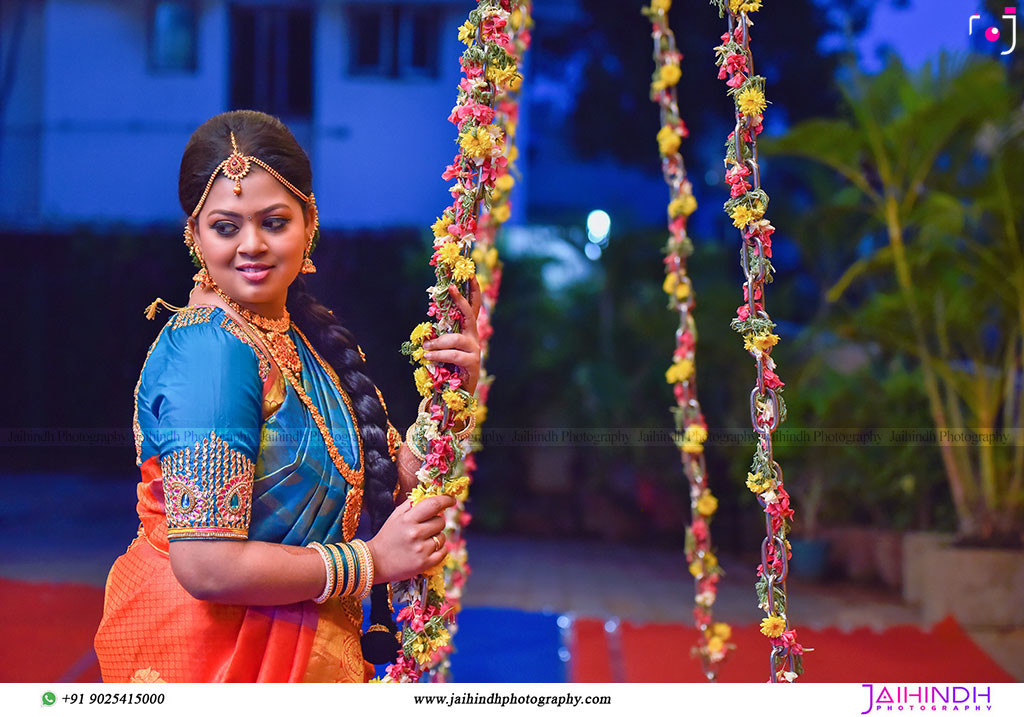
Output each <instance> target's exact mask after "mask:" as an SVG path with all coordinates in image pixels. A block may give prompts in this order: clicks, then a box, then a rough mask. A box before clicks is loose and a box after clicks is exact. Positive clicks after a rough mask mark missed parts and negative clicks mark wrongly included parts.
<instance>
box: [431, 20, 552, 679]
mask: <svg viewBox="0 0 1024 717" xmlns="http://www.w3.org/2000/svg"><path fill="white" fill-rule="evenodd" d="M511 8H512V9H511V12H510V13H509V18H508V25H507V27H508V29H509V38H510V39H511V41H512V47H513V51H512V55H513V56H514V58H515V60H516V65H517V67H518V66H520V64H521V63H522V60H523V56H524V55H525V53H526V50H527V49H528V48H529V46H530V39H531V37H530V29H531V28H532V27H533V19H532V16H531V3H530V2H529V0H513V2H512V3H511ZM520 87H521V82H520V80H519V79H518V78H516V77H513V78H512V79H511V80H510V81H509V83H508V84H499V85H498V86H497V87H496V102H495V105H494V107H495V114H494V125H495V126H497V127H498V128H499V129H500V130H501V131H502V132H503V133H504V135H505V159H506V164H504V165H498V166H497V167H496V177H495V179H494V191H493V192H492V193H491V195H490V200H491V201H490V208H489V209H488V211H487V212H486V213H484V214H482V215H481V216H480V218H479V221H478V222H477V229H476V233H475V236H476V246H475V247H474V248H473V251H472V253H471V254H470V257H471V258H472V259H473V262H474V264H475V265H476V279H477V282H478V283H479V285H480V293H481V306H480V315H479V316H478V317H477V336H478V337H479V338H480V356H481V361H480V379H479V380H478V381H477V384H476V394H475V396H476V401H477V408H476V426H477V429H479V428H480V427H481V426H482V425H483V423H484V421H485V420H486V419H487V397H488V394H489V392H490V388H491V384H492V383H493V381H494V377H493V376H491V375H490V374H488V373H487V369H486V364H487V357H488V355H489V352H490V337H491V335H492V334H493V333H494V330H493V328H492V327H491V316H493V315H494V309H495V307H496V305H497V301H498V291H499V290H500V288H501V275H502V268H503V267H502V262H501V260H500V259H499V257H498V249H497V247H495V245H494V242H495V237H496V236H497V233H498V231H499V230H500V229H501V226H502V225H503V224H504V223H505V222H506V221H508V219H509V217H510V216H511V206H510V204H509V197H510V195H511V191H512V187H513V186H515V181H516V180H515V177H514V176H513V172H515V171H516V169H515V160H516V159H517V157H518V156H519V151H518V149H517V147H516V144H515V137H516V125H517V124H518V121H519V89H520ZM449 171H453V170H452V168H451V167H450V168H449V170H448V171H446V172H445V174H444V175H443V176H444V177H445V178H446V179H448V178H450V177H449V173H448V172H449ZM516 174H518V172H516ZM475 449H476V446H475V445H474V444H472V443H468V444H467V445H466V446H465V452H464V455H463V458H462V461H461V462H460V463H458V464H457V465H456V467H455V473H456V474H457V475H464V476H466V477H467V478H468V479H469V483H468V485H467V486H466V487H465V488H464V489H463V491H462V492H461V493H459V494H458V495H457V496H456V500H457V502H456V504H455V506H454V507H452V508H450V509H449V510H448V511H447V513H446V515H445V523H446V530H447V531H448V537H447V543H446V544H447V545H448V546H449V551H450V552H449V553H448V559H447V561H446V562H445V567H444V580H445V595H446V596H447V599H448V602H449V603H450V604H452V605H453V606H454V610H455V614H456V615H457V614H458V612H459V610H461V609H462V602H461V601H462V590H463V587H464V586H465V584H466V581H467V579H468V578H469V575H470V573H471V572H472V570H471V569H470V566H469V554H468V552H467V549H466V539H465V537H464V536H463V532H462V531H463V529H464V528H465V527H466V526H467V525H469V523H470V521H471V520H472V516H471V515H470V513H469V512H468V511H467V510H466V500H467V499H468V498H469V488H470V487H471V486H472V484H473V472H474V471H475V470H476V458H475V456H474V455H473V454H474V452H475ZM457 631H458V623H457V622H455V619H454V618H453V619H452V622H451V624H450V625H449V626H448V632H449V633H451V635H452V637H455V635H456V634H457ZM451 651H452V646H451V644H449V645H448V646H446V647H445V648H442V651H441V654H442V658H441V663H440V664H439V665H436V666H432V668H431V669H430V670H429V676H430V679H431V681H435V682H447V681H448V680H449V679H450V678H451V659H450V656H451Z"/></svg>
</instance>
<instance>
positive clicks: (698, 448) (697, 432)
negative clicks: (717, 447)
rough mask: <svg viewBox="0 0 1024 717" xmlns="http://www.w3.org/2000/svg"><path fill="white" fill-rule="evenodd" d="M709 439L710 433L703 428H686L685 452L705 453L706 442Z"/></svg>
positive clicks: (696, 426) (695, 426) (684, 436)
mask: <svg viewBox="0 0 1024 717" xmlns="http://www.w3.org/2000/svg"><path fill="white" fill-rule="evenodd" d="M707 439H708V432H707V431H706V430H704V427H703V426H698V425H697V424H693V425H690V426H687V427H686V433H685V434H684V435H683V450H684V451H686V452H687V453H703V452H704V441H706V440H707Z"/></svg>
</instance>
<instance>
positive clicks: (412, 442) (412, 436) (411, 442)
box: [405, 419, 427, 461]
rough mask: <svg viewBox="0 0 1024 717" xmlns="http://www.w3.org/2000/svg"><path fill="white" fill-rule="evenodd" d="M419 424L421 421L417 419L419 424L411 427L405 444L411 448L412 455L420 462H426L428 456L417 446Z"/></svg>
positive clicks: (406, 433) (407, 432) (406, 434)
mask: <svg viewBox="0 0 1024 717" xmlns="http://www.w3.org/2000/svg"><path fill="white" fill-rule="evenodd" d="M418 423H419V419H417V423H414V424H412V425H411V426H409V430H407V431H406V432H405V444H406V445H407V446H409V452H410V453H412V454H413V455H414V456H416V457H417V458H419V459H420V461H424V460H426V458H427V456H426V454H425V453H423V451H421V450H420V449H419V447H418V446H417V445H416V426H417V425H418Z"/></svg>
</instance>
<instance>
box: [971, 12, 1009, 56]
mask: <svg viewBox="0 0 1024 717" xmlns="http://www.w3.org/2000/svg"><path fill="white" fill-rule="evenodd" d="M980 19H981V15H979V14H978V13H974V14H973V15H971V17H970V19H969V20H968V21H967V36H968V37H971V36H973V35H974V21H975V20H980ZM1003 20H1009V21H1010V49H1009V50H1006V51H1004V52H1000V53H999V54H1000V55H1009V54H1010V53H1011V52H1013V51H1014V49H1015V48H1016V47H1017V8H1016V7H1004V8H1003ZM1003 24H1004V27H1005V22H1004V23H1003ZM1000 37H1002V32H1000V31H999V28H998V27H996V26H994V25H993V26H992V27H990V28H988V29H987V30H985V39H986V40H988V41H989V42H998V41H999V38H1000Z"/></svg>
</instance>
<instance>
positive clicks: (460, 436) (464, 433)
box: [452, 413, 476, 441]
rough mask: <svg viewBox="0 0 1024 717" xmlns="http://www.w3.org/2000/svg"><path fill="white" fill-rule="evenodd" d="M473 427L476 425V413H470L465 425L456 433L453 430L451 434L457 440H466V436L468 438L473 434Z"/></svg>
mask: <svg viewBox="0 0 1024 717" xmlns="http://www.w3.org/2000/svg"><path fill="white" fill-rule="evenodd" d="M475 427H476V415H475V414H473V413H471V414H469V423H467V424H466V427H465V428H463V429H462V430H461V431H459V432H458V433H455V432H453V433H452V435H453V436H454V437H455V440H457V441H464V440H466V439H467V438H469V437H470V436H471V435H472V434H473V429H474V428H475Z"/></svg>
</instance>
